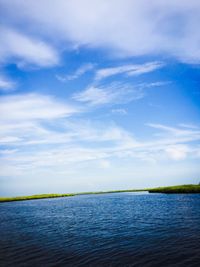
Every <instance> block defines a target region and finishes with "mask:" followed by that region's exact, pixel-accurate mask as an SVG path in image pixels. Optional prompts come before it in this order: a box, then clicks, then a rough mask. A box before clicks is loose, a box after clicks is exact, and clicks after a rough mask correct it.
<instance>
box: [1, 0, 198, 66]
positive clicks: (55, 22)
mask: <svg viewBox="0 0 200 267" xmlns="http://www.w3.org/2000/svg"><path fill="white" fill-rule="evenodd" d="M47 7H48V8H47ZM22 10H25V11H26V12H22ZM1 17H2V20H4V21H5V22H6V21H7V20H9V21H10V24H13V25H14V26H17V25H20V26H21V27H23V29H24V30H27V31H32V32H33V33H36V32H37V33H38V34H40V35H42V36H44V37H45V38H46V37H48V38H51V40H52V41H53V42H55V43H56V42H57V43H58V42H60V43H61V44H63V43H64V41H66V40H67V41H69V43H70V44H71V46H72V47H74V46H76V47H78V46H88V47H92V48H93V47H103V48H107V49H110V51H112V53H113V54H115V55H117V56H122V55H123V56H143V55H161V56H162V55H165V56H171V57H175V58H176V59H178V60H181V61H183V62H187V63H199V62H200V53H199V41H200V33H199V29H198V25H199V24H200V2H199V1H197V0H191V1H187V0H168V1H160V0H152V1H151V4H149V1H148V0H110V1H107V0H82V1H79V0H68V1H65V0H60V1H57V2H55V1H53V0H41V1H35V0H29V1H20V0H12V1H5V0H1Z"/></svg>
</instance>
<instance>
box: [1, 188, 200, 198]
mask: <svg viewBox="0 0 200 267" xmlns="http://www.w3.org/2000/svg"><path fill="white" fill-rule="evenodd" d="M141 191H148V192H149V193H166V194H182V193H200V185H192V184H190V185H177V186H167V187H157V188H150V189H148V188H145V189H128V190H112V191H99V192H81V193H73V194H42V195H32V196H21V197H0V202H10V201H20V200H31V199H42V198H55V197H70V196H79V195H91V194H95V195H96V194H111V193H125V192H141Z"/></svg>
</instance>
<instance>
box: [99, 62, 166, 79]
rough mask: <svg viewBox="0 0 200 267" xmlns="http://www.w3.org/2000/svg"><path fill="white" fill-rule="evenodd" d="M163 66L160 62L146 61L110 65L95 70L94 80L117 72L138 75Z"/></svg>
mask: <svg viewBox="0 0 200 267" xmlns="http://www.w3.org/2000/svg"><path fill="white" fill-rule="evenodd" d="M163 66H164V64H163V63H161V62H148V63H144V64H138V65H134V64H130V65H122V66H119V67H112V68H104V69H99V70H98V71H97V72H96V77H95V80H96V81H100V80H102V79H105V78H108V77H110V76H115V75H118V74H125V75H127V76H138V75H142V74H145V73H149V72H152V71H155V70H157V69H160V68H162V67H163Z"/></svg>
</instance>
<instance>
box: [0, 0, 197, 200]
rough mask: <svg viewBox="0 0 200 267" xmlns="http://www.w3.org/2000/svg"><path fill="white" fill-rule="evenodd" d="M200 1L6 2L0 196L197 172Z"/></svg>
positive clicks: (157, 181) (1, 17) (0, 21)
mask: <svg viewBox="0 0 200 267" xmlns="http://www.w3.org/2000/svg"><path fill="white" fill-rule="evenodd" d="M199 25H200V2H199V1H197V0H190V1H186V0H168V1H165V0H163V1H160V0H152V1H151V3H150V2H149V1H148V0H109V1H107V0H68V1H65V0H59V1H55V0H40V1H35V0H29V1H24V0H0V40H1V41H0V165H1V166H0V196H17V195H30V194H39V193H67V192H84V191H99V190H115V189H131V188H147V187H156V186H165V185H177V184H190V183H198V182H200V87H199V86H200V84H199V82H200V31H199Z"/></svg>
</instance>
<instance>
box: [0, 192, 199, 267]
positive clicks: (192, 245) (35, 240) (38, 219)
mask: <svg viewBox="0 0 200 267" xmlns="http://www.w3.org/2000/svg"><path fill="white" fill-rule="evenodd" d="M0 223H1V224H0V235H1V236H0V266H6V267H7V266H8V267H9V266H16V267H17V266H35V267H37V266H44V267H45V266H75V267H76V266H95V267H98V266H120V267H121V266H142V267H146V266H152V267H156V266H159V267H160V266H162V267H165V266H170V267H171V266H176V267H182V266H183V267H185V266H187V267H193V266H194V267H195V266H196V267H197V266H200V195H199V194H196V195H195V194H179V195H165V194H138V193H116V194H103V195H83V196H76V197H66V198H56V199H42V200H29V201H19V202H10V203H0Z"/></svg>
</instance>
